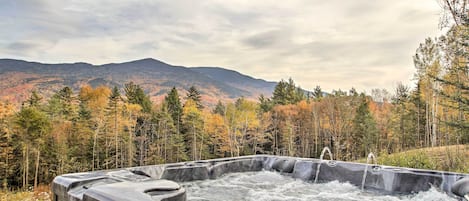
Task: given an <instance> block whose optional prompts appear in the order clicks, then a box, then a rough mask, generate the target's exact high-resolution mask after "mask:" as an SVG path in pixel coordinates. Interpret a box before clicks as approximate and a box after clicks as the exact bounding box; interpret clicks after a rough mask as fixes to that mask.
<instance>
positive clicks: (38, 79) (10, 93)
mask: <svg viewBox="0 0 469 201" xmlns="http://www.w3.org/2000/svg"><path fill="white" fill-rule="evenodd" d="M131 81H132V82H134V83H135V84H138V85H140V86H141V87H142V88H143V89H144V90H145V92H146V93H147V94H148V95H149V96H150V98H151V99H152V100H153V101H161V100H162V99H163V97H164V96H165V95H166V94H167V93H168V91H169V90H171V88H172V87H176V88H177V89H178V91H179V95H180V96H181V98H183V97H184V96H185V95H186V92H187V89H189V88H190V87H191V86H195V87H196V88H197V89H198V90H199V91H200V92H201V95H202V100H203V102H204V103H205V104H206V105H209V106H210V105H213V104H215V103H216V102H217V101H218V100H222V101H232V100H235V99H237V98H239V97H245V98H247V99H251V100H257V98H258V97H259V96H260V95H261V94H263V95H264V96H266V97H270V96H271V94H272V91H273V89H274V87H275V85H276V82H269V81H265V80H262V79H256V78H253V77H251V76H248V75H243V74H241V73H239V72H236V71H233V70H228V69H224V68H219V67H184V66H174V65H170V64H167V63H164V62H162V61H159V60H156V59H152V58H147V59H141V60H135V61H129V62H124V63H109V64H103V65H93V64H89V63H83V62H78V63H61V64H45V63H39V62H29V61H23V60H15V59H0V100H3V101H10V102H13V103H19V102H21V101H24V100H25V99H26V98H27V97H28V96H29V95H30V93H31V91H32V90H36V91H38V92H39V93H40V94H41V95H43V96H45V97H48V96H51V95H52V94H53V93H55V92H56V91H58V90H60V89H62V88H63V87H65V86H69V87H71V88H72V89H73V90H74V91H75V92H77V91H78V90H79V89H80V88H81V86H83V85H86V84H88V85H91V86H93V87H96V86H100V85H105V86H109V87H113V86H118V87H120V88H121V89H122V87H123V86H124V84H125V83H128V82H131Z"/></svg>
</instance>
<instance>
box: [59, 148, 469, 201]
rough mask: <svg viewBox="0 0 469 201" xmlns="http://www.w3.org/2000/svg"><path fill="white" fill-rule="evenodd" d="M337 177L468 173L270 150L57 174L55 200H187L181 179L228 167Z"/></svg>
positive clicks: (424, 182)
mask: <svg viewBox="0 0 469 201" xmlns="http://www.w3.org/2000/svg"><path fill="white" fill-rule="evenodd" d="M319 165H320V172H319V174H318V179H317V180H318V182H328V181H334V180H338V181H340V182H349V183H351V184H354V185H356V186H361V185H362V180H363V174H364V171H365V169H367V173H366V174H367V175H366V179H365V183H364V187H365V189H374V190H380V191H383V192H384V193H389V194H410V193H415V192H420V191H426V190H428V189H430V187H432V186H433V187H436V188H439V189H441V190H442V191H445V192H446V193H448V194H450V195H452V193H451V187H452V186H453V184H454V183H455V182H457V181H458V180H460V179H462V178H469V175H466V174H459V173H452V172H442V171H433V170H422V169H410V168H400V167H391V166H379V165H367V164H362V163H351V162H343V161H329V160H323V161H321V160H318V159H311V158H295V157H285V156H271V155H253V156H242V157H234V158H223V159H212V160H203V161H192V162H184V163H172V164H163V165H151V166H141V167H131V168H123V169H116V170H107V171H95V172H84V173H73V174H65V175H61V176H57V177H56V178H55V179H54V181H53V184H52V191H53V193H54V200H56V201H68V200H70V201H98V200H99V201H111V200H113V201H124V200H142V201H145V200H148V201H159V200H161V201H184V200H186V192H185V190H184V188H182V187H181V186H180V185H179V184H178V183H177V182H186V181H194V180H205V179H216V178H218V177H220V176H222V175H224V174H227V173H234V172H252V171H261V170H269V171H277V172H280V173H281V174H284V175H289V176H292V177H293V178H297V179H302V180H305V181H311V182H313V181H314V180H315V177H316V170H317V168H318V166H319Z"/></svg>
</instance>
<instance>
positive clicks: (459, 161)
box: [358, 145, 469, 173]
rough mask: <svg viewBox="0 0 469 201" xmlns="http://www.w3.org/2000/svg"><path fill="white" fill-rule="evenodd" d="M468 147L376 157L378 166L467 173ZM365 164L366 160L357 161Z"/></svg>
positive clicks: (468, 167)
mask: <svg viewBox="0 0 469 201" xmlns="http://www.w3.org/2000/svg"><path fill="white" fill-rule="evenodd" d="M468 159H469V146H468V145H452V146H442V147H431V148H422V149H414V150H409V151H405V152H400V153H394V154H385V153H381V154H379V155H377V160H378V164H381V165H389V166H398V167H408V168H418V169H432V170H441V171H450V172H461V173H469V160H468ZM358 162H361V163H363V162H366V159H361V160H358Z"/></svg>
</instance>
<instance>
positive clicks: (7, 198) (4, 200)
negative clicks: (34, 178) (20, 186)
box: [0, 185, 52, 201]
mask: <svg viewBox="0 0 469 201" xmlns="http://www.w3.org/2000/svg"><path fill="white" fill-rule="evenodd" d="M51 195H52V194H51V192H50V188H49V186H46V185H41V186H38V188H37V189H36V190H35V191H10V190H1V189H0V201H16V200H18V201H19V200H21V201H51V200H52V196H51Z"/></svg>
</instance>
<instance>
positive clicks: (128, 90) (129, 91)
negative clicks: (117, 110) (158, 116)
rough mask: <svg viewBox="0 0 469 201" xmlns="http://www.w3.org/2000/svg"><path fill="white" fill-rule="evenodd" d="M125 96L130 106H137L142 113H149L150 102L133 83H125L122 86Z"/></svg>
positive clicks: (138, 86)
mask: <svg viewBox="0 0 469 201" xmlns="http://www.w3.org/2000/svg"><path fill="white" fill-rule="evenodd" d="M124 91H125V95H126V96H127V102H129V103H132V104H139V105H140V106H142V111H143V112H144V113H149V112H151V106H152V103H151V100H150V97H148V96H147V95H146V94H145V92H144V91H143V89H142V88H141V87H140V85H136V84H135V83H133V82H129V83H126V84H125V86H124Z"/></svg>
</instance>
